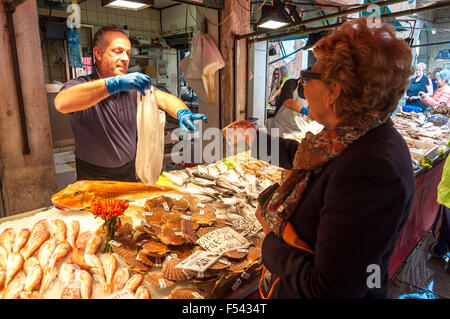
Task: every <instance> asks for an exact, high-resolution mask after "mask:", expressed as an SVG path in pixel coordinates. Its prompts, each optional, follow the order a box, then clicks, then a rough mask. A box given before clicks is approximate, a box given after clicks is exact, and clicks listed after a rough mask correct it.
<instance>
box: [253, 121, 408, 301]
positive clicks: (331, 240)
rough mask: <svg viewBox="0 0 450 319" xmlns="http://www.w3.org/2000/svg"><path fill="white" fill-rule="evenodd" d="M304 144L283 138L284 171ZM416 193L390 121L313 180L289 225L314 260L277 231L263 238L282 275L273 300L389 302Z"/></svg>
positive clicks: (270, 264) (269, 262) (267, 261)
mask: <svg viewBox="0 0 450 319" xmlns="http://www.w3.org/2000/svg"><path fill="white" fill-rule="evenodd" d="M265 138H267V139H270V138H271V137H270V136H267V135H264V134H263V133H259V135H258V138H257V139H255V140H256V141H258V139H265ZM254 145H256V144H254ZM297 145H298V143H297V142H296V141H294V140H285V139H280V144H279V153H280V166H281V167H283V168H291V167H292V161H293V159H294V155H295V152H296V150H297ZM252 153H253V155H254V156H255V157H257V153H256V151H255V148H252ZM269 154H270V152H269ZM413 193H414V172H413V168H412V165H411V156H410V153H409V150H408V147H407V145H406V143H405V141H404V140H403V138H402V136H401V135H400V134H399V133H398V132H397V131H396V129H395V128H394V127H393V123H392V121H391V120H390V119H389V120H388V121H387V122H386V123H385V124H383V125H381V126H379V127H377V128H375V129H373V130H372V131H370V132H368V133H367V134H366V135H364V136H363V137H361V138H359V139H358V140H357V141H355V142H354V143H353V144H351V145H350V146H349V147H348V148H347V149H346V150H344V152H343V153H342V154H341V155H340V156H339V157H337V158H335V159H334V160H333V161H331V162H330V163H328V164H327V165H326V166H324V167H323V168H322V169H321V171H320V172H318V173H316V174H314V175H313V176H312V178H311V180H310V182H309V184H308V187H307V189H306V190H305V193H304V194H303V197H302V199H301V201H300V203H299V205H298V207H297V209H296V210H295V212H294V214H293V215H292V216H291V217H290V219H289V220H290V222H291V224H292V226H293V227H294V229H295V230H296V232H297V234H298V235H299V237H300V238H301V239H303V240H304V241H306V242H307V243H308V244H309V245H310V247H311V248H312V249H313V250H314V252H315V255H312V254H309V253H307V252H304V251H302V250H299V249H297V248H294V247H292V246H289V245H288V244H286V243H285V242H284V241H283V240H281V239H279V238H278V237H277V236H275V234H274V233H269V234H268V235H267V236H266V238H265V239H264V242H263V248H262V256H263V262H264V265H265V266H266V267H267V269H268V270H269V271H270V272H272V273H273V274H276V275H277V276H279V277H280V281H279V283H278V284H277V286H276V287H275V289H274V292H273V295H272V298H386V297H387V295H388V282H389V274H388V270H389V259H390V257H391V255H392V253H393V251H394V249H395V244H396V240H397V238H398V236H399V234H400V231H401V229H402V227H403V226H404V224H405V222H406V220H407V217H408V214H409V210H410V207H411V202H412V198H413ZM370 265H378V266H379V269H380V275H381V276H380V281H379V282H380V284H381V287H380V288H369V287H368V285H367V280H368V278H369V276H370V275H372V274H373V273H374V271H373V268H370V267H373V266H370ZM369 266H370V267H369ZM368 267H369V268H368ZM375 267H376V266H375ZM369 282H370V283H372V284H376V283H377V282H376V280H373V277H371V278H369Z"/></svg>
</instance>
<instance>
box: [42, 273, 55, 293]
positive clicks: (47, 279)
mask: <svg viewBox="0 0 450 319" xmlns="http://www.w3.org/2000/svg"><path fill="white" fill-rule="evenodd" d="M56 275H57V271H56V269H54V268H52V269H49V268H47V269H44V273H43V274H42V280H41V286H40V288H39V293H40V294H44V293H45V291H46V290H47V289H48V288H49V287H50V285H51V283H52V282H53V279H55V278H56Z"/></svg>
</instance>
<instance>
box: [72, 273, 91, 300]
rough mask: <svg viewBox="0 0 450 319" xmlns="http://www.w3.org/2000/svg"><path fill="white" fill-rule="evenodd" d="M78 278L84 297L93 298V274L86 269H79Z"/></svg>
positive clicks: (82, 296)
mask: <svg viewBox="0 0 450 319" xmlns="http://www.w3.org/2000/svg"><path fill="white" fill-rule="evenodd" d="M76 278H77V280H78V281H79V283H80V292H81V298H82V299H91V296H92V276H91V275H90V274H89V273H88V272H87V271H86V270H78V271H77V273H76Z"/></svg>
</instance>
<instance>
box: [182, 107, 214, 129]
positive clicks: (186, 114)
mask: <svg viewBox="0 0 450 319" xmlns="http://www.w3.org/2000/svg"><path fill="white" fill-rule="evenodd" d="M177 117H178V121H179V122H180V127H181V128H182V129H184V130H185V131H189V130H194V131H195V130H197V126H195V124H194V122H193V121H194V120H203V121H205V122H206V123H208V118H207V117H206V115H205V114H201V113H192V112H191V110H189V109H181V110H179V111H178V112H177Z"/></svg>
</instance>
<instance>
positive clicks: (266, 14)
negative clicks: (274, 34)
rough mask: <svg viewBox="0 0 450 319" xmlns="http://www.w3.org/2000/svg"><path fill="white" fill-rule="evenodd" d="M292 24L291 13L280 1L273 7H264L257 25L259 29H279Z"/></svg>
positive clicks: (275, 2)
mask: <svg viewBox="0 0 450 319" xmlns="http://www.w3.org/2000/svg"><path fill="white" fill-rule="evenodd" d="M291 22H292V19H291V18H290V14H289V12H288V11H287V10H286V7H285V6H284V5H283V4H282V3H280V1H276V0H275V1H274V4H273V6H269V5H264V6H263V7H262V10H261V18H260V19H259V21H258V22H257V23H256V26H257V27H258V28H264V29H278V28H281V27H284V26H286V25H289V24H290V23H291Z"/></svg>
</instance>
